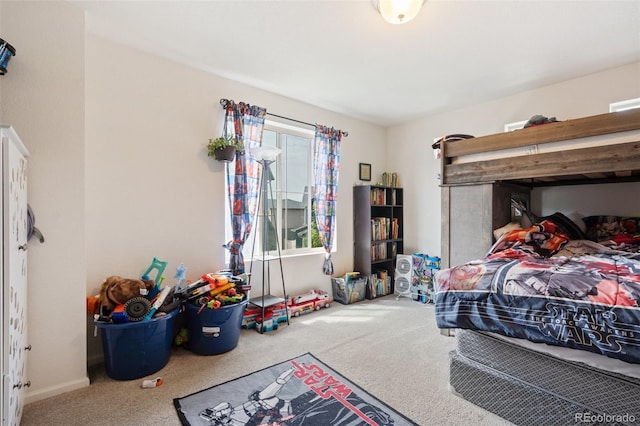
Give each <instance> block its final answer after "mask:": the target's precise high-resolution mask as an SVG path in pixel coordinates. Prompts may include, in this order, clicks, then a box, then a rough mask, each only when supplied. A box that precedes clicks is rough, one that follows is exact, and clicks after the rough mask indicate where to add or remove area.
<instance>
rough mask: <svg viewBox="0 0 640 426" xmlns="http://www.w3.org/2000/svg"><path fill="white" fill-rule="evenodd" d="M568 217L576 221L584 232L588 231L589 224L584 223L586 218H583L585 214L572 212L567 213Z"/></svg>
mask: <svg viewBox="0 0 640 426" xmlns="http://www.w3.org/2000/svg"><path fill="white" fill-rule="evenodd" d="M567 217H568V218H569V219H571V221H572V222H573V223H575V224H576V226H577V227H578V228H580V230H581V231H582V233H583V234H586V233H587V225H585V224H584V220H582V218H583V216H582V215H581V214H580V213H578V212H571V213H569V214H567Z"/></svg>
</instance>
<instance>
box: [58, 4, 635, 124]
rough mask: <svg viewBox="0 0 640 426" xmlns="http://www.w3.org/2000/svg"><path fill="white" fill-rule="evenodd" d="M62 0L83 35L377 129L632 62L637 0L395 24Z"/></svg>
mask: <svg viewBox="0 0 640 426" xmlns="http://www.w3.org/2000/svg"><path fill="white" fill-rule="evenodd" d="M70 1H72V2H73V3H75V4H77V5H78V6H80V7H82V8H83V9H85V10H86V12H87V21H86V22H87V31H89V32H91V33H95V34H98V35H101V36H104V37H106V38H109V39H112V40H114V41H117V42H121V43H125V44H127V45H130V46H132V47H135V48H139V49H142V50H145V51H148V52H151V53H155V54H158V55H161V56H164V57H168V58H171V59H173V60H175V61H177V62H181V63H184V64H188V65H191V66H195V67H197V68H200V69H203V70H206V71H209V72H211V73H214V74H217V75H220V76H223V77H227V78H230V79H233V80H237V81H240V82H243V83H246V84H249V85H251V86H255V87H259V88H262V89H266V90H268V91H272V92H275V93H278V94H281V95H284V96H287V97H291V98H294V99H297V100H300V101H303V102H307V103H310V104H313V105H317V106H319V107H323V108H327V109H329V110H332V111H336V112H339V113H343V114H347V115H349V116H352V117H356V118H360V119H363V120H366V121H369V122H373V123H377V124H380V125H383V126H388V125H393V124H398V123H402V122H405V121H408V120H412V119H415V118H419V117H424V116H427V115H430V114H434V113H438V112H443V111H448V110H452V109H455V108H459V107H461V106H464V105H469V104H474V103H479V102H484V101H488V100H491V99H495V98H500V97H504V96H508V95H510V94H513V93H518V92H521V91H524V90H529V89H533V88H537V87H541V86H546V85H549V84H553V83H555V82H559V81H563V80H567V79H571V78H575V77H579V76H582V75H587V74H590V73H593V72H598V71H601V70H605V69H607V68H611V67H615V66H619V65H625V64H628V63H632V62H637V61H640V1H639V0H626V1H617V0H600V1H584V0H583V1H580V0H575V1H559V0H554V1H521V0H503V1H484V0H466V1H454V0H448V1H445V0H439V1H438V0H427V2H426V3H425V5H424V7H423V9H422V11H421V12H420V14H419V15H418V17H417V18H415V19H414V20H413V21H411V22H409V23H407V24H405V25H391V24H388V23H387V22H385V21H384V20H383V19H382V17H381V16H380V15H379V14H378V13H377V11H376V10H375V9H374V8H373V6H372V4H371V2H370V1H369V0H343V1H330V0H314V1H307V0H288V1H286V0H285V1H283V0H280V1H275V0H227V1H223V0H208V1H202V0H201V1H188V0H176V1H158V0H154V1H148V0H147V1H132V0H130V1H113V0H101V1H95V0H94V1H81V0H70ZM639 84H640V76H639ZM232 95H233V94H229V96H232ZM246 101H249V102H250V101H251V100H246Z"/></svg>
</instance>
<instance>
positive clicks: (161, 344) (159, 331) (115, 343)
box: [95, 309, 179, 380]
mask: <svg viewBox="0 0 640 426" xmlns="http://www.w3.org/2000/svg"><path fill="white" fill-rule="evenodd" d="M178 313H179V309H176V310H174V311H173V312H171V313H169V314H167V315H163V316H159V317H156V318H153V319H150V320H148V321H139V322H128V323H124V324H111V323H105V322H99V321H96V322H95V325H96V327H98V328H99V329H100V330H101V334H102V347H103V349H104V361H105V367H106V370H107V375H108V376H109V377H111V378H112V379H115V380H133V379H138V378H140V377H144V376H148V375H149V374H154V373H156V372H157V371H159V370H161V369H162V368H163V367H164V366H165V365H167V363H168V362H169V357H170V355H171V345H172V343H173V333H174V327H173V323H174V319H175V317H176V316H177V315H178Z"/></svg>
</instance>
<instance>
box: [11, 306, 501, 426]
mask: <svg viewBox="0 0 640 426" xmlns="http://www.w3.org/2000/svg"><path fill="white" fill-rule="evenodd" d="M454 345H455V340H454V339H453V338H451V337H445V336H443V335H441V334H440V332H439V330H438V329H437V328H436V326H435V319H434V315H433V306H432V305H423V304H421V303H418V302H414V301H411V300H409V299H407V298H401V299H400V300H396V299H395V297H394V296H387V297H383V298H380V299H376V300H371V301H369V300H365V301H363V302H360V303H356V304H353V305H346V306H345V305H340V304H338V303H332V304H331V307H330V308H328V309H322V310H320V311H318V312H313V313H310V314H307V315H303V316H301V317H298V318H292V320H291V325H289V326H286V325H283V326H282V327H281V328H280V329H278V330H277V331H274V332H271V333H265V334H259V333H257V332H256V331H255V330H242V332H241V334H240V342H239V343H238V346H237V347H236V348H235V349H233V350H232V351H230V352H227V353H225V354H221V355H211V356H201V355H195V354H193V353H191V352H189V351H188V350H185V349H183V348H174V349H173V350H172V353H171V359H170V361H169V363H168V365H167V366H166V367H165V368H163V369H162V370H160V371H159V372H158V373H156V374H153V375H152V376H149V377H145V378H141V379H139V380H132V381H116V380H112V379H110V378H109V377H108V376H107V375H106V373H105V372H104V369H97V370H96V371H92V372H91V374H90V378H91V383H92V384H91V385H90V386H88V387H86V388H83V389H79V390H76V391H73V392H68V393H65V394H62V395H58V396H56V397H53V398H49V399H46V400H42V401H37V402H34V403H31V404H28V405H26V406H25V410H24V414H23V417H22V423H21V424H22V426H31V425H37V426H43V425H56V426H57V425H62V424H64V425H83V426H85V425H87V426H110V425H114V424H117V425H180V420H179V418H178V415H177V413H176V410H175V408H174V405H173V399H174V398H180V397H183V396H185V395H189V394H191V393H194V392H197V391H199V390H202V389H206V388H209V387H211V386H213V385H216V384H218V383H224V382H227V381H229V380H232V379H234V378H237V377H240V376H244V375H246V374H248V373H250V372H252V371H256V370H260V369H263V368H266V367H268V366H270V365H273V364H276V363H279V362H282V361H284V360H288V359H291V358H294V357H296V356H298V355H300V354H301V353H306V352H311V353H313V354H314V355H315V356H317V357H318V358H319V359H321V360H322V361H324V362H325V363H326V364H328V365H329V366H331V367H333V368H335V369H336V370H337V371H339V372H340V373H342V374H344V375H345V376H347V377H348V378H349V379H350V380H352V381H353V382H354V383H356V384H357V385H359V386H360V387H362V388H363V389H365V390H366V391H367V392H368V393H370V394H371V395H373V396H375V397H377V398H379V399H380V400H382V401H384V402H385V403H386V404H388V405H389V406H390V407H392V408H394V409H395V410H397V411H398V412H400V413H402V414H403V415H405V416H407V417H408V418H410V419H412V420H413V421H415V422H416V423H418V424H420V425H474V426H482V425H491V426H494V425H510V424H511V423H509V422H507V421H506V420H504V419H501V418H500V417H497V416H495V415H493V414H491V413H489V412H487V411H485V410H483V409H481V408H479V407H477V406H475V405H473V404H471V403H469V402H467V401H465V400H463V399H462V398H460V397H458V396H457V395H455V394H454V393H452V392H451V391H450V390H449V387H448V353H449V351H450V350H452V349H453V348H454ZM158 376H159V377H162V380H163V382H164V384H163V385H162V386H160V387H158V388H151V389H143V388H142V386H141V385H142V381H143V380H144V379H148V378H154V377H158Z"/></svg>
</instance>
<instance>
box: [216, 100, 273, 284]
mask: <svg viewBox="0 0 640 426" xmlns="http://www.w3.org/2000/svg"><path fill="white" fill-rule="evenodd" d="M266 113H267V110H266V108H261V107H258V106H255V105H249V104H245V103H243V102H239V103H237V104H236V103H235V102H233V101H229V102H228V104H227V109H226V113H225V122H224V132H225V134H226V135H229V136H232V137H234V138H235V139H236V140H237V141H242V142H243V144H244V151H236V158H235V160H234V161H232V162H230V163H227V194H228V196H229V208H230V212H229V213H230V217H231V229H232V233H233V240H231V241H229V242H228V243H227V244H225V246H224V247H225V248H226V249H228V250H229V252H230V253H231V255H230V260H229V269H231V270H232V271H233V273H234V274H242V273H244V272H245V269H244V257H243V256H242V247H243V246H244V243H245V242H246V241H247V239H248V238H249V235H250V234H251V227H252V224H253V223H254V218H255V215H256V211H257V209H258V195H259V194H258V192H259V190H260V164H258V162H257V161H255V160H254V159H253V158H251V157H250V156H249V155H248V154H247V153H248V152H249V151H250V150H251V149H252V148H255V147H258V146H260V145H262V131H263V129H264V117H265V115H266Z"/></svg>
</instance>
